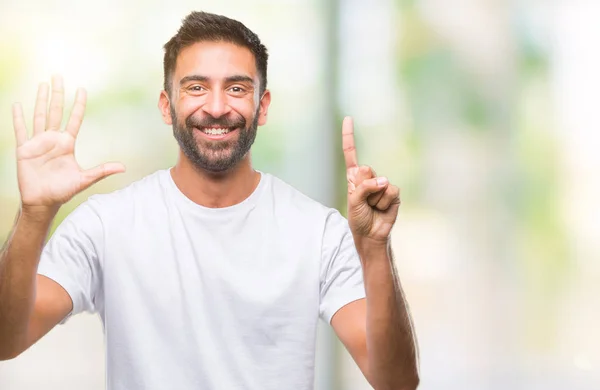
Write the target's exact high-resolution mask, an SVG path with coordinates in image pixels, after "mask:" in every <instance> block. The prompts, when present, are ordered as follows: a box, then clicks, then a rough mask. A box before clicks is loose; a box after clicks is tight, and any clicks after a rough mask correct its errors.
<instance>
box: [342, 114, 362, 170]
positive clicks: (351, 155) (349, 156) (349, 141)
mask: <svg viewBox="0 0 600 390" xmlns="http://www.w3.org/2000/svg"><path fill="white" fill-rule="evenodd" d="M342 149H343V150H344V160H346V170H347V171H348V172H349V173H350V172H353V173H354V171H356V168H358V159H357V157H356V146H355V145H354V124H353V122H352V118H350V117H349V116H347V117H345V118H344V121H343V122H342Z"/></svg>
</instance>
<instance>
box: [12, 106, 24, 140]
mask: <svg viewBox="0 0 600 390" xmlns="http://www.w3.org/2000/svg"><path fill="white" fill-rule="evenodd" d="M12 115H13V127H14V128H15V137H16V138H17V147H19V146H21V145H23V144H24V143H25V142H27V127H26V126H25V117H24V116H23V107H21V103H15V104H13V107H12Z"/></svg>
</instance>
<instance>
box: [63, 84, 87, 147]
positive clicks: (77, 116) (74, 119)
mask: <svg viewBox="0 0 600 390" xmlns="http://www.w3.org/2000/svg"><path fill="white" fill-rule="evenodd" d="M86 100H87V94H86V92H85V89H83V88H79V89H78V90H77V93H76V94H75V103H73V110H72V111H71V116H70V117H69V122H67V127H65V131H67V132H69V133H70V134H71V135H72V136H73V137H77V134H78V133H79V128H80V127H81V123H82V122H83V115H84V113H85V104H86Z"/></svg>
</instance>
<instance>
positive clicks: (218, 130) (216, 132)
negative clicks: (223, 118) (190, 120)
mask: <svg viewBox="0 0 600 390" xmlns="http://www.w3.org/2000/svg"><path fill="white" fill-rule="evenodd" d="M202 131H204V132H205V133H206V134H210V135H223V134H227V133H229V129H221V128H204V129H202Z"/></svg>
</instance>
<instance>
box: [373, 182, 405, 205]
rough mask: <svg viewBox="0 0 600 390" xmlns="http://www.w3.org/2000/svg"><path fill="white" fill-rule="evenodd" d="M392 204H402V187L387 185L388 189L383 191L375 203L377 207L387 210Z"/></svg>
mask: <svg viewBox="0 0 600 390" xmlns="http://www.w3.org/2000/svg"><path fill="white" fill-rule="evenodd" d="M392 204H400V189H399V188H398V187H396V186H388V187H387V189H386V190H385V191H384V192H383V193H382V196H381V199H380V200H379V202H377V204H375V208H377V209H378V210H381V211H385V210H387V209H389V208H390V206H391V205H392Z"/></svg>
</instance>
